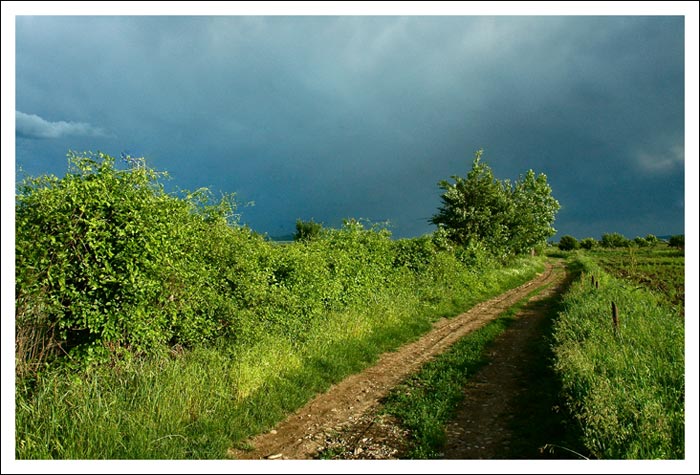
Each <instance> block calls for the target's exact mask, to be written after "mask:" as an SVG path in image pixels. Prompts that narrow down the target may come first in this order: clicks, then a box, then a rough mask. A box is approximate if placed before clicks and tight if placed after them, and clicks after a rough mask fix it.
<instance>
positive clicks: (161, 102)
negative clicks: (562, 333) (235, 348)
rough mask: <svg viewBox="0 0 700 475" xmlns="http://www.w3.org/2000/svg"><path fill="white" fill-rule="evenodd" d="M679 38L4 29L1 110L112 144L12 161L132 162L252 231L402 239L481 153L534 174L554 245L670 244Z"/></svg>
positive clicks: (453, 24) (394, 21)
mask: <svg viewBox="0 0 700 475" xmlns="http://www.w3.org/2000/svg"><path fill="white" fill-rule="evenodd" d="M683 44H684V30H683V18H682V17H458V16H452V17H18V18H17V57H16V64H17V108H18V110H22V111H33V112H34V113H36V114H37V115H38V116H40V117H61V118H70V120H71V121H75V123H81V124H99V127H104V128H105V129H106V130H109V131H110V133H111V134H112V135H111V136H110V137H97V136H92V137H90V136H83V137H80V138H79V139H78V138H76V140H75V141H73V142H71V143H70V144H68V143H66V141H61V140H56V141H51V143H48V142H46V143H41V144H37V143H31V144H30V143H27V142H28V141H27V140H20V141H19V142H18V145H17V147H18V148H17V160H18V163H20V164H23V165H24V166H25V168H26V169H28V170H37V171H38V170H41V167H42V165H41V163H40V162H42V161H46V162H47V163H48V162H50V161H51V160H54V159H53V158H51V157H63V156H64V155H65V152H66V150H67V149H68V148H73V149H93V150H94V149H100V150H103V151H107V152H111V153H114V154H118V153H119V152H120V151H121V150H124V149H128V150H132V151H134V150H138V151H139V152H140V153H142V154H144V155H146V157H147V158H149V159H150V162H151V164H152V165H154V166H155V167H156V168H159V169H165V170H168V171H169V172H170V173H171V175H172V176H173V182H174V186H179V187H183V188H197V187H200V186H211V187H212V188H213V189H215V190H218V189H220V190H225V191H238V192H239V196H240V198H241V199H242V200H243V201H247V200H252V201H255V202H256V206H255V207H253V208H246V209H244V210H243V213H244V220H245V221H246V222H248V223H249V224H250V225H251V226H252V227H253V228H255V229H258V230H260V231H262V232H269V233H270V234H282V233H287V232H290V231H291V230H293V223H294V220H295V219H296V218H297V217H301V218H311V217H313V218H315V219H316V220H317V221H325V222H326V223H327V224H330V225H333V226H336V225H338V224H339V223H340V220H341V219H342V218H343V217H350V216H353V217H367V218H371V219H375V220H385V219H389V220H391V221H392V222H393V224H394V226H395V227H394V231H395V233H396V234H397V235H416V234H421V233H424V232H427V231H429V230H430V229H431V228H430V226H429V225H428V223H427V219H428V218H429V217H430V216H431V215H432V214H433V213H434V212H435V211H436V209H437V206H438V205H439V198H438V197H439V190H438V188H437V186H436V183H437V181H438V180H440V179H443V178H447V177H449V176H451V175H454V174H460V175H463V174H464V173H466V171H467V170H468V167H469V166H470V163H471V158H472V155H473V153H474V151H475V150H477V149H479V148H482V147H483V148H484V149H485V157H486V160H487V162H488V163H489V164H490V165H491V166H492V168H493V169H494V172H495V174H496V176H498V177H499V178H511V179H515V178H517V177H518V175H519V174H522V173H524V172H525V171H527V169H529V168H532V169H534V170H535V171H537V172H544V173H546V174H547V175H548V177H549V181H550V183H551V185H552V187H553V189H554V194H555V196H556V197H557V198H558V199H559V201H560V202H561V203H562V211H561V213H560V216H559V220H558V222H557V223H556V225H555V226H556V227H557V229H559V230H560V232H562V233H567V234H574V235H593V236H595V237H599V236H600V234H601V233H602V232H608V231H620V232H623V233H626V234H629V235H637V234H646V233H648V232H656V233H677V232H682V228H683V196H684V189H683V178H684V175H683V172H684V170H683V169H684V148H683V144H684V136H683V126H684V122H683V117H684V97H683V77H684V65H683V58H684V51H683ZM18 134H20V135H21V133H20V132H19V120H18ZM87 135H89V134H87ZM61 147H63V148H61ZM53 163H55V160H54V162H53Z"/></svg>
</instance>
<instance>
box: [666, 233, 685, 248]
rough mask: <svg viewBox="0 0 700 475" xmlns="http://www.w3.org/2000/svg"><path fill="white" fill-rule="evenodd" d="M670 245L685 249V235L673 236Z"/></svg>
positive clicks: (669, 241)
mask: <svg viewBox="0 0 700 475" xmlns="http://www.w3.org/2000/svg"><path fill="white" fill-rule="evenodd" d="M668 245H669V246H671V247H676V248H678V249H683V248H684V247H685V235H683V234H678V235H675V236H671V238H670V239H669V240H668Z"/></svg>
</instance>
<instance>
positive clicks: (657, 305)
mask: <svg viewBox="0 0 700 475" xmlns="http://www.w3.org/2000/svg"><path fill="white" fill-rule="evenodd" d="M573 265H575V266H576V267H577V268H578V270H579V271H580V272H581V275H580V279H579V280H578V281H577V282H575V283H574V284H573V285H572V287H571V289H570V290H569V292H568V293H567V294H566V296H565V298H564V308H563V310H562V311H561V312H560V316H559V319H558V320H557V323H556V325H555V335H554V337H555V347H554V352H555V355H556V363H555V368H556V370H557V372H558V374H559V375H560V377H561V379H562V381H563V385H564V394H565V397H566V400H567V404H568V405H569V407H570V409H571V411H572V413H574V414H576V417H577V418H578V420H579V422H580V424H581V428H582V432H583V438H584V442H585V444H586V446H587V448H588V450H589V451H590V452H591V453H592V454H593V455H594V456H595V457H597V458H601V459H682V458H684V455H685V443H684V440H685V439H684V429H685V421H684V417H685V416H684V414H685V409H684V408H685V379H684V371H685V361H684V349H685V332H684V318H683V313H682V309H683V306H684V305H683V298H682V295H683V294H682V292H680V291H678V288H682V282H683V273H682V269H683V259H682V257H681V256H679V254H678V252H677V251H669V250H667V248H657V249H653V250H643V249H634V250H627V249H625V250H615V251H594V252H591V253H584V252H579V253H578V254H576V255H575V257H573ZM660 269H663V270H660ZM623 276H624V278H623ZM613 304H614V306H615V307H616V308H617V323H615V321H614V319H613Z"/></svg>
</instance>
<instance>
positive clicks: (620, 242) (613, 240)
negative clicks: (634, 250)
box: [600, 233, 631, 248]
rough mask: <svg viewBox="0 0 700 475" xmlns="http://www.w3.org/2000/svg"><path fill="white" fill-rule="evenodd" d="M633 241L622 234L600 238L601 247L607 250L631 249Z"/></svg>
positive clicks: (604, 235)
mask: <svg viewBox="0 0 700 475" xmlns="http://www.w3.org/2000/svg"><path fill="white" fill-rule="evenodd" d="M630 243H631V241H630V240H629V239H627V238H626V237H625V236H623V235H622V234H620V233H605V234H603V235H602V236H601V238H600V245H601V246H603V247H607V248H614V247H629V246H630Z"/></svg>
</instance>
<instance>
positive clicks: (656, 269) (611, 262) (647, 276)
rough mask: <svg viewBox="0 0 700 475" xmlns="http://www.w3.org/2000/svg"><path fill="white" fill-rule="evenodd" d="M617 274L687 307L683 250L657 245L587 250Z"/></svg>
mask: <svg viewBox="0 0 700 475" xmlns="http://www.w3.org/2000/svg"><path fill="white" fill-rule="evenodd" d="M587 255H588V256H590V257H592V258H593V259H595V261H596V262H598V264H599V265H600V266H602V268H603V270H605V271H606V272H608V273H610V274H612V275H613V276H615V277H619V278H623V279H626V280H629V281H630V282H634V283H635V284H639V285H642V286H644V287H645V288H647V289H649V290H651V291H653V292H655V293H657V294H659V295H661V296H662V297H663V299H665V300H666V301H667V302H669V303H670V304H672V305H675V306H677V307H679V310H680V311H681V312H682V311H683V309H684V307H685V286H684V284H685V257H684V253H683V251H682V250H679V249H675V248H670V247H668V246H666V245H663V244H659V245H657V246H654V247H641V248H638V247H631V248H626V249H595V250H593V251H590V252H588V253H587Z"/></svg>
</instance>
